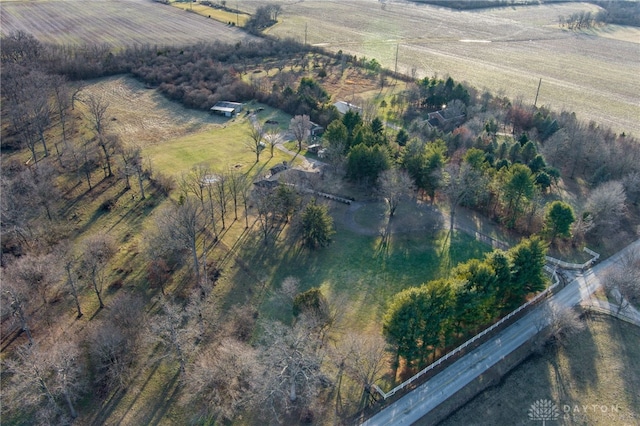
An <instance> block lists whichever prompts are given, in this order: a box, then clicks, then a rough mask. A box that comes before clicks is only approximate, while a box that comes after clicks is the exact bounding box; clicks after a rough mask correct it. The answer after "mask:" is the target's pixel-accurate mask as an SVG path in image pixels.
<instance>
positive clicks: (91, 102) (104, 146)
mask: <svg viewBox="0 0 640 426" xmlns="http://www.w3.org/2000/svg"><path fill="white" fill-rule="evenodd" d="M82 102H83V103H84V104H85V105H86V106H87V118H88V119H89V121H90V122H91V126H92V127H93V131H94V132H95V133H96V134H95V141H96V143H97V146H98V147H100V149H101V150H102V154H103V155H104V160H105V166H106V168H107V170H106V176H107V177H109V176H112V175H113V172H112V171H111V158H112V156H113V153H114V152H115V150H116V148H117V147H118V146H119V145H120V141H119V140H118V138H117V136H115V135H108V134H107V133H106V125H107V119H108V111H109V106H110V105H109V102H108V101H107V100H106V99H105V98H104V96H102V95H99V94H93V93H91V94H88V95H86V96H83V97H82Z"/></svg>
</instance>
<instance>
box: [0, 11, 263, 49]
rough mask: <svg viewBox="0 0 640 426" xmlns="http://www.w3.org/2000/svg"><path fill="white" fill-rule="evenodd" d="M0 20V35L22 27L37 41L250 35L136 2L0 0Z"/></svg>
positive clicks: (166, 40) (119, 42) (175, 41)
mask: <svg viewBox="0 0 640 426" xmlns="http://www.w3.org/2000/svg"><path fill="white" fill-rule="evenodd" d="M0 22H1V24H2V25H1V28H2V34H9V33H10V32H12V31H16V30H23V31H26V32H28V33H31V34H33V35H34V36H35V37H36V38H37V39H39V40H40V41H43V42H49V43H56V44H63V45H69V44H71V45H73V44H82V43H88V44H103V43H106V44H109V45H111V46H114V47H121V46H125V45H133V44H158V45H166V44H171V45H180V44H185V43H193V42H197V41H214V40H219V41H222V42H227V43H234V42H236V41H238V40H244V39H249V38H251V36H249V35H248V34H247V33H245V32H243V31H242V30H239V29H237V28H232V27H229V26H227V25H225V24H223V23H221V22H218V21H215V20H213V19H207V18H206V17H204V16H200V15H198V14H196V13H191V12H186V11H183V10H180V9H178V8H175V7H171V6H168V5H164V4H161V3H156V2H151V1H142V0H116V1H92V2H90V3H88V2H84V1H77V0H71V1H43V2H22V1H16V2H13V1H3V2H2V19H1V21H0Z"/></svg>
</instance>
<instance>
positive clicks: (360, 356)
mask: <svg viewBox="0 0 640 426" xmlns="http://www.w3.org/2000/svg"><path fill="white" fill-rule="evenodd" d="M387 357H388V352H387V350H386V342H385V340H384V338H383V337H382V336H380V335H363V334H361V333H353V332H350V333H348V334H347V335H346V336H344V338H343V339H341V343H340V344H339V345H338V347H337V350H336V351H335V353H334V354H333V358H334V361H335V362H336V365H337V367H338V379H337V380H336V387H337V388H338V395H339V397H340V400H339V401H337V402H338V405H339V406H340V405H342V404H343V401H342V399H341V398H342V396H341V395H342V392H341V391H340V387H341V386H342V374H343V372H346V373H347V374H348V376H349V377H351V379H352V380H354V381H355V382H356V383H357V386H358V387H359V388H358V390H359V391H360V393H359V394H358V393H357V391H356V390H355V389H354V392H347V398H349V397H351V396H353V397H354V398H355V397H359V399H358V401H357V405H356V406H355V407H356V408H355V410H357V411H360V410H362V409H363V408H365V406H366V404H367V400H368V396H369V393H370V392H371V391H372V390H371V386H372V385H373V384H375V382H376V381H378V380H379V379H380V378H381V377H382V375H383V373H384V371H385V369H386V367H387V365H386V361H387ZM354 402H355V401H354Z"/></svg>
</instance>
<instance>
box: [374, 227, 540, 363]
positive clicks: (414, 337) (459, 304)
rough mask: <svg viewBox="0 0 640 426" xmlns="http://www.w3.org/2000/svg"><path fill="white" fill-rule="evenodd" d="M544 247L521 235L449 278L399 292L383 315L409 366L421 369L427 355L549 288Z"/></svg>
mask: <svg viewBox="0 0 640 426" xmlns="http://www.w3.org/2000/svg"><path fill="white" fill-rule="evenodd" d="M545 253H546V246H545V244H544V243H543V242H542V241H541V240H540V239H538V238H535V237H534V238H531V239H526V240H523V241H522V242H521V243H520V244H518V245H517V246H515V247H513V248H512V249H510V250H508V251H507V252H504V251H502V250H495V251H493V252H492V253H490V254H488V255H487V256H486V257H485V259H484V260H478V259H472V260H470V261H468V262H466V263H463V264H461V265H459V266H458V267H457V268H456V269H454V271H453V272H452V273H451V275H450V276H449V277H448V278H441V279H437V280H434V281H430V282H428V283H426V284H423V285H421V286H419V287H412V288H409V289H406V290H404V291H401V292H400V293H398V294H396V295H395V296H394V297H393V299H392V300H391V302H390V304H389V307H388V309H387V312H386V314H385V316H384V320H383V333H384V336H385V338H386V339H387V341H388V342H389V343H390V345H391V346H392V347H393V348H394V349H395V367H396V368H397V367H398V365H399V361H400V358H402V359H404V361H405V362H406V365H407V367H409V368H412V367H416V368H421V367H422V366H424V365H425V363H426V361H427V360H428V357H429V356H430V355H433V356H434V357H435V354H436V352H437V351H439V350H442V349H444V348H445V347H447V346H450V345H451V344H454V343H456V342H457V341H460V339H466V338H468V337H470V336H472V335H473V334H475V333H476V332H477V331H479V330H480V329H481V328H484V327H486V326H488V325H489V324H491V323H492V322H493V321H494V320H496V319H497V318H500V317H501V316H503V315H505V314H506V313H508V312H510V311H512V310H513V309H514V308H516V307H517V306H519V305H520V304H522V303H523V302H524V301H525V300H526V298H527V296H528V295H529V294H531V293H535V292H539V291H541V290H543V289H544V288H545V285H546V282H547V280H546V278H545V276H544V273H543V267H544V265H545Z"/></svg>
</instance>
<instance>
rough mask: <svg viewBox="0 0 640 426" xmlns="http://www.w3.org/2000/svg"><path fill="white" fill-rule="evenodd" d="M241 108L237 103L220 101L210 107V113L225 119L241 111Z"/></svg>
mask: <svg viewBox="0 0 640 426" xmlns="http://www.w3.org/2000/svg"><path fill="white" fill-rule="evenodd" d="M242 106H243V105H242V104H241V103H239V102H228V101H220V102H216V104H215V105H214V106H212V107H211V112H213V113H214V114H219V115H224V116H225V117H233V116H235V115H236V114H238V113H239V112H240V111H242Z"/></svg>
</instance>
